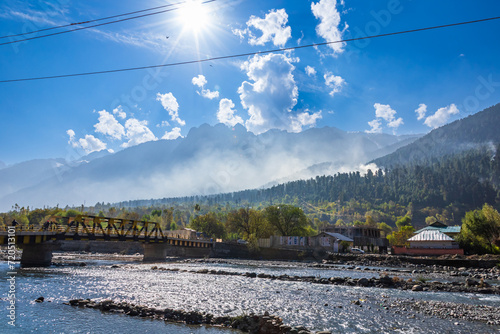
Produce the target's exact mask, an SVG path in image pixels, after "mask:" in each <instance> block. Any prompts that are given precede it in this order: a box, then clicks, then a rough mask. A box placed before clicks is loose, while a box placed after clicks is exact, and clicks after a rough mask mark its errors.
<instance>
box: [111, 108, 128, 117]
mask: <svg viewBox="0 0 500 334" xmlns="http://www.w3.org/2000/svg"><path fill="white" fill-rule="evenodd" d="M113 114H114V115H118V117H120V118H121V119H125V118H127V113H125V111H123V108H122V106H118V107H116V108H115V109H113Z"/></svg>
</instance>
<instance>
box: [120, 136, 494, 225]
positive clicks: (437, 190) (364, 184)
mask: <svg viewBox="0 0 500 334" xmlns="http://www.w3.org/2000/svg"><path fill="white" fill-rule="evenodd" d="M498 149H500V146H496V147H492V148H483V149H478V150H470V151H466V152H462V153H459V154H456V155H450V156H446V157H444V158H442V159H440V161H438V162H435V163H429V164H427V165H423V166H421V165H417V164H409V165H407V166H399V167H394V168H393V169H390V170H389V169H386V170H381V169H379V170H376V171H369V172H368V173H367V175H361V174H360V173H359V172H356V173H343V174H341V173H338V174H337V175H335V176H318V177H316V178H314V179H309V180H300V181H293V182H288V183H284V184H280V185H277V186H274V187H271V188H268V189H257V190H246V191H240V192H234V193H227V194H219V195H213V196H193V197H183V198H170V199H160V200H146V201H129V202H122V203H118V204H117V206H118V207H141V206H151V205H153V206H162V205H165V206H171V205H179V204H186V203H200V204H203V205H205V206H206V207H218V206H221V205H222V206H224V205H229V206H231V207H237V206H254V207H259V206H265V205H272V204H279V203H288V204H294V205H300V206H301V207H303V209H304V211H305V212H306V213H307V214H308V215H309V217H310V218H318V219H319V220H322V221H328V222H330V223H335V222H336V220H337V219H339V218H342V219H344V220H347V221H351V222H352V221H353V220H356V219H357V220H364V216H365V215H366V214H367V213H369V214H370V215H371V216H376V218H377V219H376V221H378V222H380V221H383V222H386V223H389V224H394V222H395V220H396V219H397V218H398V217H399V216H404V215H405V214H409V215H412V216H414V221H415V220H418V221H420V223H423V222H424V220H425V218H427V217H429V216H434V217H436V216H437V219H440V220H443V221H448V222H449V223H454V224H460V220H461V218H462V217H463V215H464V213H465V212H466V211H468V210H473V209H476V208H479V207H481V206H482V205H483V204H484V203H489V204H491V205H493V206H495V207H498V205H499V203H500V182H499V181H500V158H499V157H498V155H497V154H496V152H497V150H498ZM418 223H419V222H417V224H418Z"/></svg>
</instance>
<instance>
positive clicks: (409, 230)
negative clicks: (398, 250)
mask: <svg viewBox="0 0 500 334" xmlns="http://www.w3.org/2000/svg"><path fill="white" fill-rule="evenodd" d="M414 232H415V229H414V228H413V226H411V225H405V226H402V227H401V229H399V231H394V232H392V234H390V235H388V236H387V240H389V243H390V244H391V246H406V247H408V246H410V243H409V242H408V239H409V238H411V237H412V236H413V233H414Z"/></svg>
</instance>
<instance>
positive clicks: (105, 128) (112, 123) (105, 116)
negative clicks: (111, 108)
mask: <svg viewBox="0 0 500 334" xmlns="http://www.w3.org/2000/svg"><path fill="white" fill-rule="evenodd" d="M94 128H95V132H97V133H102V134H104V135H107V136H110V137H111V138H113V139H118V140H121V139H122V136H124V135H125V128H124V127H123V125H121V124H120V123H119V122H118V121H117V120H116V118H115V116H113V115H111V114H110V113H109V112H107V111H106V110H101V111H99V122H98V123H97V124H95V125H94Z"/></svg>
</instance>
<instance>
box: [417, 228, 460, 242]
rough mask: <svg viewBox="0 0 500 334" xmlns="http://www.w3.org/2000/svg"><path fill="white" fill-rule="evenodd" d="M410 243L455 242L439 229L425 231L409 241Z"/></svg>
mask: <svg viewBox="0 0 500 334" xmlns="http://www.w3.org/2000/svg"><path fill="white" fill-rule="evenodd" d="M408 241H453V238H450V237H449V236H447V235H446V234H444V233H442V232H440V231H438V230H437V229H432V230H424V231H422V232H420V233H418V234H417V235H414V236H413V237H411V238H410V239H408Z"/></svg>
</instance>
